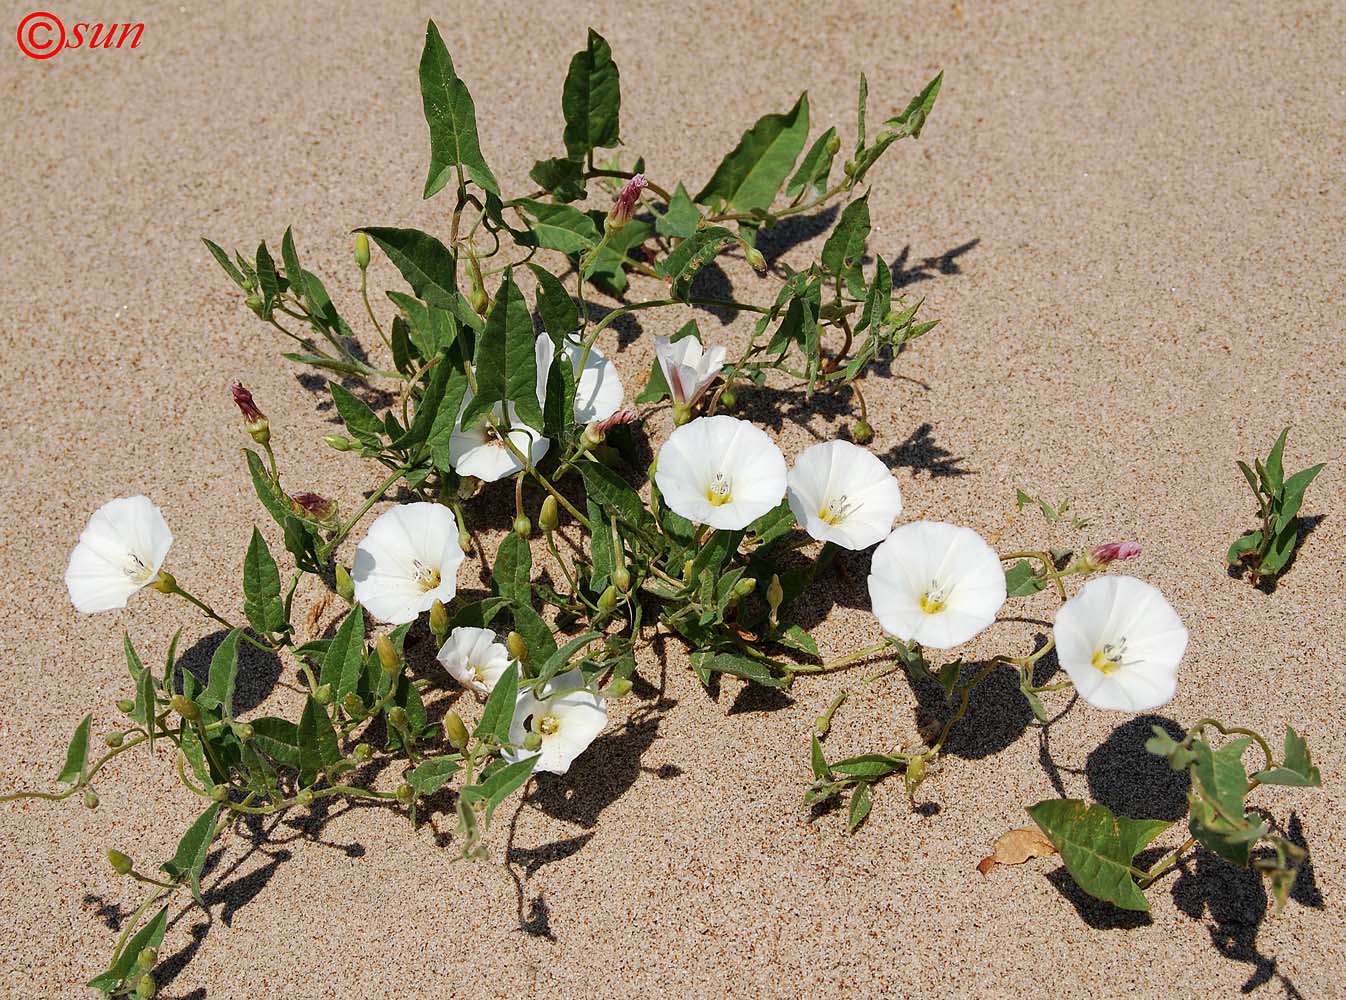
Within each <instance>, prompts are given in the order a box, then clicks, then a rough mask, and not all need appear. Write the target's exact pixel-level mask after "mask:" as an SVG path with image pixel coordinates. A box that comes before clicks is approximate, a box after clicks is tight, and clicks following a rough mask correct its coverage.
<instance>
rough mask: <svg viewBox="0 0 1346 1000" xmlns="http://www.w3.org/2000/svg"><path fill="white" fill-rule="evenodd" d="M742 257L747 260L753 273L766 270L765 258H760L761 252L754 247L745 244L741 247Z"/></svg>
mask: <svg viewBox="0 0 1346 1000" xmlns="http://www.w3.org/2000/svg"><path fill="white" fill-rule="evenodd" d="M743 256H744V257H746V258H748V263H749V264H750V265H751V266H752V269H753V270H754V271H765V270H766V258H765V257H763V256H762V251H760V250H758V249H757V248H756V247H750V246H747V245H746V244H745V245H744V247H743Z"/></svg>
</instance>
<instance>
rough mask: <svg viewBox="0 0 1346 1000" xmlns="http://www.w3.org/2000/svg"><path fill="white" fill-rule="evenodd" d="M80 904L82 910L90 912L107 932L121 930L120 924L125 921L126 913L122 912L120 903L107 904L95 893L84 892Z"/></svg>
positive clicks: (103, 898)
mask: <svg viewBox="0 0 1346 1000" xmlns="http://www.w3.org/2000/svg"><path fill="white" fill-rule="evenodd" d="M80 903H81V904H82V905H83V907H84V909H86V910H88V911H90V912H92V913H93V915H94V916H95V917H97V918H98V920H99V922H100V923H102V924H103V926H104V927H106V928H107V929H108V930H110V931H119V930H121V929H122V924H123V923H125V921H126V913H125V912H124V911H123V910H122V907H121V904H120V903H111V902H108V900H107V899H106V898H105V897H103V896H100V895H98V893H96V892H86V893H85V894H84V898H83V899H82V900H80Z"/></svg>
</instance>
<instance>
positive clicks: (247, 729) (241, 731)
mask: <svg viewBox="0 0 1346 1000" xmlns="http://www.w3.org/2000/svg"><path fill="white" fill-rule="evenodd" d="M233 728H234V735H235V736H237V737H238V741H239V742H240V743H247V742H249V741H250V740H251V739H252V735H253V729H252V723H250V722H235V723H234V727H233Z"/></svg>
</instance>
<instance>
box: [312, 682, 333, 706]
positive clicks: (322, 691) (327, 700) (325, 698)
mask: <svg viewBox="0 0 1346 1000" xmlns="http://www.w3.org/2000/svg"><path fill="white" fill-rule="evenodd" d="M313 700H314V701H316V702H317V703H318V704H319V705H330V704H332V685H330V684H319V685H318V689H317V690H316V691H314V692H313Z"/></svg>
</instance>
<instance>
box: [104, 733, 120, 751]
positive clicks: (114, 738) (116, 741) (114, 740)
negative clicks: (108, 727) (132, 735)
mask: <svg viewBox="0 0 1346 1000" xmlns="http://www.w3.org/2000/svg"><path fill="white" fill-rule="evenodd" d="M125 740H126V737H125V736H124V735H123V734H121V733H108V734H107V735H106V736H104V737H103V742H104V743H106V744H107V745H108V746H110V747H111V748H112V749H113V750H115V749H117V747H119V746H121V745H122V743H123V742H125Z"/></svg>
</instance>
